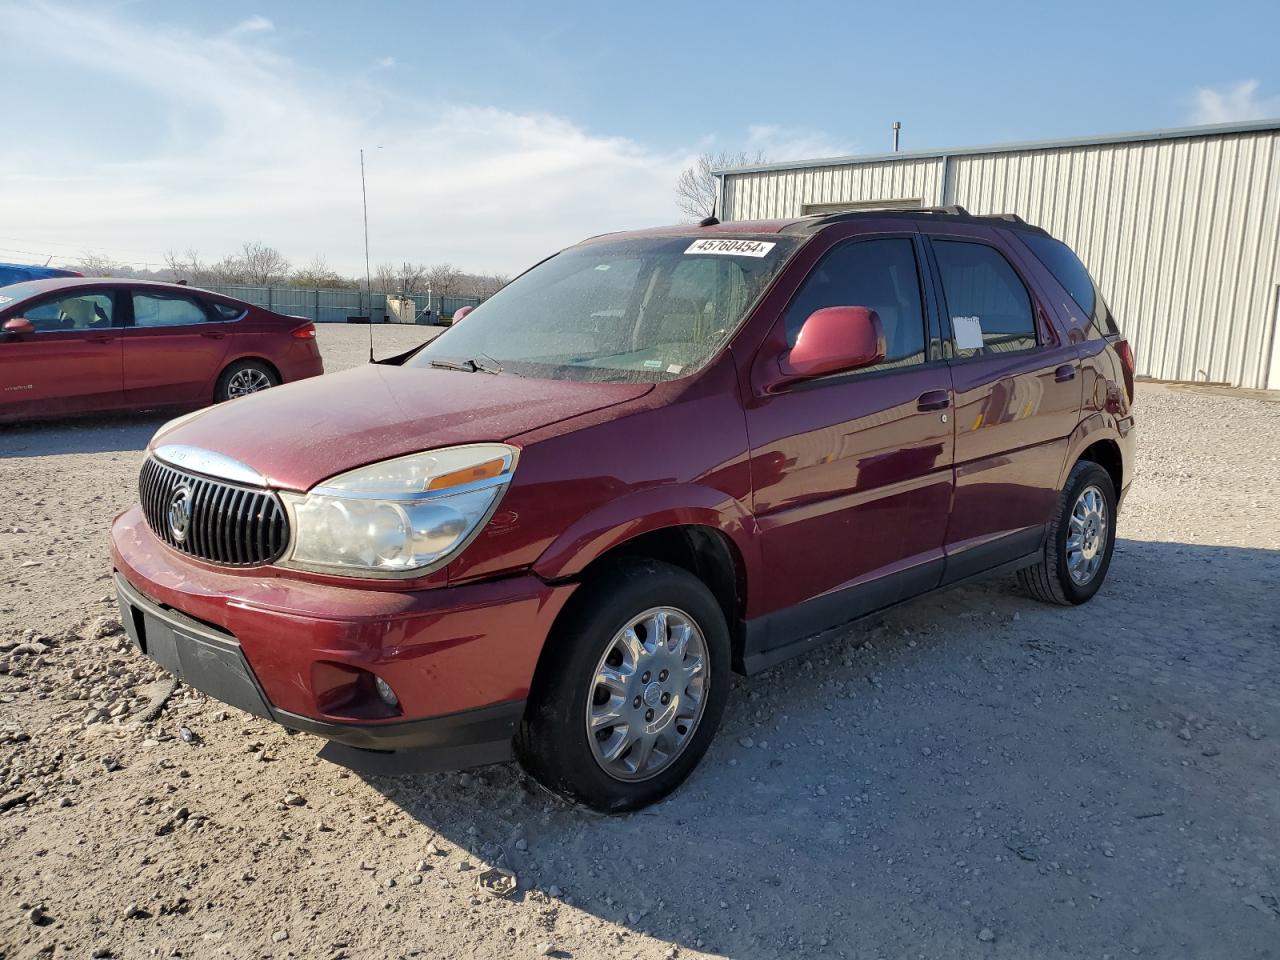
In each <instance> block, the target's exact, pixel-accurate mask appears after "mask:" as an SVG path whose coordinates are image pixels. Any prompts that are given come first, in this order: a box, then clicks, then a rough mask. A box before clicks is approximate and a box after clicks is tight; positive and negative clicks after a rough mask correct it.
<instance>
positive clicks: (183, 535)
mask: <svg viewBox="0 0 1280 960" xmlns="http://www.w3.org/2000/svg"><path fill="white" fill-rule="evenodd" d="M190 526H191V488H190V487H187V486H182V487H178V489H176V490H174V491H173V496H171V497H170V498H169V532H170V533H172V534H173V539H174V540H177V541H178V543H184V542H186V539H187V528H188V527H190Z"/></svg>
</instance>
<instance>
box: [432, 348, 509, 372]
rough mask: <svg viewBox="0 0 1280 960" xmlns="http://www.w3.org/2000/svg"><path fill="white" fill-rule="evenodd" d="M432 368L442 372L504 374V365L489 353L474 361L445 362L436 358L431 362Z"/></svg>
mask: <svg viewBox="0 0 1280 960" xmlns="http://www.w3.org/2000/svg"><path fill="white" fill-rule="evenodd" d="M431 366H433V367H436V368H437V369H440V370H461V371H462V372H463V373H492V374H499V373H501V372H502V364H501V363H499V362H498V361H497V360H495V359H493V357H491V356H489V355H488V354H487V353H482V354H480V356H479V357H477V358H476V359H474V360H445V359H443V358H436V359H434V360H432V361H431Z"/></svg>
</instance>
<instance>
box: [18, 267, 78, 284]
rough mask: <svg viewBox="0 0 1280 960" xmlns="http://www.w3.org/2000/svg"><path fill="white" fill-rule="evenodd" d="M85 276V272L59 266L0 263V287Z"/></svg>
mask: <svg viewBox="0 0 1280 960" xmlns="http://www.w3.org/2000/svg"><path fill="white" fill-rule="evenodd" d="M83 276H84V274H83V273H76V272H75V271H74V270H59V269H58V268H57V267H33V266H31V264H29V263H0V287H7V286H8V285H9V284H11V283H22V282H24V281H26V280H47V279H49V278H50V277H83Z"/></svg>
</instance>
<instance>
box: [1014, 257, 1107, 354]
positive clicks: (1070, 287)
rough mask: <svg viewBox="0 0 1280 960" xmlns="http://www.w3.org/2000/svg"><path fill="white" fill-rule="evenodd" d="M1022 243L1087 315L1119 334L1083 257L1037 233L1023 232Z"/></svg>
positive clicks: (1100, 327)
mask: <svg viewBox="0 0 1280 960" xmlns="http://www.w3.org/2000/svg"><path fill="white" fill-rule="evenodd" d="M1020 236H1021V237H1022V241H1023V243H1025V244H1026V245H1027V246H1028V247H1030V248H1031V252H1032V253H1034V254H1035V255H1036V257H1037V258H1039V260H1040V262H1041V263H1043V264H1044V265H1045V266H1046V267H1047V268H1048V270H1049V272H1050V273H1052V274H1053V276H1054V278H1055V279H1056V280H1057V281H1058V283H1060V284H1062V289H1064V290H1066V291H1067V293H1068V294H1069V295H1070V296H1071V299H1072V300H1074V301H1075V302H1076V306H1077V307H1079V308H1080V309H1081V310H1082V311H1084V315H1085V316H1086V317H1088V318H1089V319H1091V320H1093V321H1094V323H1096V324H1097V325H1098V327H1099V329H1101V330H1102V332H1103V333H1119V332H1120V330H1119V328H1118V327H1117V326H1116V322H1115V320H1113V319H1112V317H1111V311H1110V310H1108V309H1107V304H1106V301H1104V300H1103V299H1102V294H1101V293H1099V292H1098V285H1097V284H1096V283H1094V282H1093V278H1092V277H1091V276H1089V271H1088V270H1086V269H1085V266H1084V264H1083V263H1081V262H1080V258H1079V257H1077V256H1076V255H1075V254H1074V253H1073V252H1072V250H1071V248H1070V247H1068V246H1067V245H1066V244H1065V243H1063V242H1062V241H1061V240H1055V239H1053V237H1046V236H1042V235H1040V234H1036V233H1025V234H1020Z"/></svg>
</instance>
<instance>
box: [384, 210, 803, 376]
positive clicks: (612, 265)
mask: <svg viewBox="0 0 1280 960" xmlns="http://www.w3.org/2000/svg"><path fill="white" fill-rule="evenodd" d="M796 243H797V241H795V240H794V239H792V238H787V237H778V236H776V235H774V236H768V237H732V238H723V237H721V238H698V237H691V236H684V237H645V238H631V239H625V240H604V241H598V242H595V243H588V244H584V245H582V246H579V247H573V248H570V249H569V250H566V251H564V252H562V253H559V254H557V255H556V256H554V257H551V258H550V259H549V260H546V261H544V262H543V263H541V264H539V265H538V266H536V267H534V268H533V269H532V270H530V271H528V272H527V273H525V274H523V275H522V276H520V277H518V278H516V279H515V280H514V281H512V282H511V283H510V284H508V285H507V286H506V287H504V288H503V289H502V290H500V291H499V292H498V293H496V294H495V295H494V296H493V297H491V298H490V299H489V300H487V301H485V302H484V303H482V304H481V305H480V306H479V307H477V308H476V309H475V311H473V312H472V313H471V314H470V315H469V316H467V317H466V319H464V320H462V321H461V322H459V324H458V325H457V326H455V327H451V328H450V329H449V330H447V331H445V333H443V334H442V335H440V336H439V337H437V338H436V339H435V340H433V341H432V342H431V343H430V344H428V345H427V346H426V347H424V348H423V349H422V350H421V351H419V352H418V353H417V354H416V355H415V356H414V357H413V358H412V359H411V360H410V361H409V362H408V363H407V364H406V366H410V367H425V366H430V365H432V364H433V363H434V364H436V365H461V366H462V367H463V368H464V369H475V368H477V367H478V368H480V369H481V370H489V371H497V370H499V369H501V370H502V371H503V372H507V373H516V374H519V375H521V376H529V377H539V378H543V379H552V380H594V381H639V382H649V383H652V382H656V381H660V380H672V379H675V378H677V377H681V376H686V375H688V374H690V373H693V372H694V371H695V370H697V369H698V368H699V367H701V366H703V365H704V364H705V363H706V362H707V361H708V360H710V359H711V357H712V356H713V355H714V354H715V353H716V351H718V350H719V349H720V347H722V346H723V345H724V343H725V342H726V341H727V340H728V339H729V337H730V336H731V335H732V334H733V332H734V330H735V329H737V326H738V324H739V323H740V322H741V321H742V318H743V316H744V315H745V313H746V311H747V309H748V308H749V307H750V306H751V304H752V303H753V302H754V301H755V299H756V298H757V297H758V296H759V295H760V293H761V292H762V291H763V290H764V288H765V286H766V285H767V284H768V283H769V281H770V280H771V279H772V278H773V277H774V276H775V275H776V274H777V272H778V270H779V268H780V267H781V266H782V263H783V261H784V260H785V259H786V258H787V256H788V255H789V254H790V253H791V252H792V251H793V250H794V249H795V247H796Z"/></svg>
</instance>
